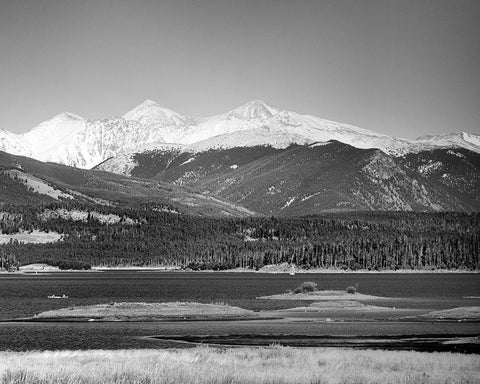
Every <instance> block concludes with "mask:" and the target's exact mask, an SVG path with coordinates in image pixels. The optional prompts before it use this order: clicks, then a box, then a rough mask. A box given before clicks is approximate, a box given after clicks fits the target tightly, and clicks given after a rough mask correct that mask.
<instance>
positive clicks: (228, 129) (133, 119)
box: [0, 100, 480, 168]
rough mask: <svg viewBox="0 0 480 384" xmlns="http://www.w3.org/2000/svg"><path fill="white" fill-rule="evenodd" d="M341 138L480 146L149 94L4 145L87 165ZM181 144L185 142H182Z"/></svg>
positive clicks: (357, 143)
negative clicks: (131, 156)
mask: <svg viewBox="0 0 480 384" xmlns="http://www.w3.org/2000/svg"><path fill="white" fill-rule="evenodd" d="M329 140H337V141H340V142H342V143H345V144H349V145H352V146H354V147H356V148H378V149H381V150H382V151H384V152H386V153H388V154H390V155H393V156H403V155H405V154H407V153H415V152H420V151H425V150H430V149H435V148H439V147H442V148H445V147H462V148H467V149H469V150H471V151H474V152H478V153H480V135H477V134H471V133H466V132H458V133H452V134H444V135H437V136H424V137H421V138H418V139H415V140H407V139H401V138H396V137H392V136H387V135H382V134H378V133H376V132H373V131H369V130H367V129H362V128H358V127H354V126H352V125H348V124H342V123H338V122H335V121H330V120H326V119H322V118H319V117H316V116H311V115H302V114H299V113H296V112H294V111H289V110H281V109H278V108H275V107H272V106H270V105H268V104H267V103H266V102H264V101H262V100H253V101H250V102H248V103H246V104H244V105H241V106H239V107H237V108H235V109H233V110H231V111H229V112H227V113H224V114H220V115H216V116H211V117H205V118H196V117H189V116H185V115H181V114H179V113H176V112H174V111H172V110H171V109H168V108H165V107H163V106H161V105H159V104H157V103H156V102H154V101H152V100H146V101H144V102H143V103H141V104H140V105H138V106H137V107H135V108H134V109H132V110H131V111H129V112H127V113H126V114H125V115H124V116H123V118H122V117H115V118H107V119H101V120H87V119H84V118H82V117H80V116H78V115H76V114H74V113H70V112H62V113H60V114H58V115H56V116H54V117H53V118H51V119H50V120H47V121H45V122H43V123H41V124H39V125H38V126H37V127H36V128H34V129H32V130H31V131H29V132H27V133H24V134H14V133H11V132H8V131H2V130H0V150H5V151H7V152H10V153H13V154H19V155H24V156H30V157H33V158H35V159H38V160H41V161H54V162H59V163H63V164H67V165H72V166H76V167H82V168H90V167H93V166H95V165H97V164H99V163H101V162H102V161H104V160H106V159H107V158H110V157H112V156H113V157H114V156H117V155H120V154H126V153H139V152H141V151H142V149H143V150H145V148H146V147H148V146H149V145H154V147H158V146H160V147H161V146H162V143H169V145H170V144H173V143H176V144H174V145H175V148H176V149H175V150H177V148H178V150H180V151H182V150H187V149H188V150H193V151H202V150H209V149H211V148H233V147H251V146H258V145H270V146H272V147H275V148H285V147H287V146H289V145H290V144H294V143H295V144H300V145H305V144H311V143H313V142H327V141H329ZM178 145H181V146H185V148H183V147H182V148H180V147H178Z"/></svg>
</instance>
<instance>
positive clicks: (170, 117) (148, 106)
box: [123, 100, 185, 125]
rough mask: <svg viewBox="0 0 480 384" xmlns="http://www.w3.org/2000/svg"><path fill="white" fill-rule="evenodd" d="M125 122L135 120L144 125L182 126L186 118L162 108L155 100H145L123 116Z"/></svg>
mask: <svg viewBox="0 0 480 384" xmlns="http://www.w3.org/2000/svg"><path fill="white" fill-rule="evenodd" d="M123 118H124V119H125V120H135V121H139V122H141V123H143V124H147V125H150V124H159V125H182V124H184V123H185V117H184V116H182V115H180V114H178V113H177V112H174V111H172V110H171V109H168V108H165V107H162V106H161V105H159V104H157V103H156V102H155V101H153V100H145V101H144V102H143V103H141V104H140V105H138V106H136V107H135V108H133V109H132V110H131V111H128V112H127V113H126V114H125V115H123Z"/></svg>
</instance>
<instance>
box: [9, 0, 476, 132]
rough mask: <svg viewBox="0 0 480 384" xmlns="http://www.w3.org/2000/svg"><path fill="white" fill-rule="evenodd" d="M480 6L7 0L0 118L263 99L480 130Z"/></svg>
mask: <svg viewBox="0 0 480 384" xmlns="http://www.w3.org/2000/svg"><path fill="white" fill-rule="evenodd" d="M479 17H480V2H479V1H470V0H461V1H455V2H453V1H449V0H434V1H429V0H422V1H410V0H406V1H395V0H365V1H362V2H358V1H353V0H339V1H313V0H312V1H307V0H304V1H295V2H291V1H267V0H263V1H262V0H261V1H233V0H223V1H221V0H208V1H179V0H177V1H162V2H158V1H153V0H152V1H149V0H145V1H135V2H134V1H113V0H98V1H82V2H78V1H77V2H75V1H67V0H64V1H59V0H35V1H14V2H3V3H1V4H0V68H1V69H2V72H1V73H2V84H1V87H0V106H1V107H0V108H1V113H0V128H3V129H6V130H9V131H11V132H15V133H22V132H26V131H28V130H30V129H32V128H34V127H35V126H37V125H38V124H39V123H41V122H43V121H45V120H48V119H50V118H52V117H53V116H55V115H56V114H58V113H61V112H64V111H66V112H72V113H75V114H77V115H80V116H82V117H84V118H87V119H97V118H106V117H110V116H121V115H123V114H124V113H126V112H127V111H129V110H131V109H132V108H134V107H135V106H137V105H138V104H140V103H142V102H143V101H144V100H146V99H151V100H153V101H155V102H157V103H158V104H160V105H162V106H165V107H167V108H169V109H172V110H174V111H176V112H178V113H181V114H185V115H189V116H200V117H206V116H212V115H217V114H221V113H225V112H227V111H229V110H231V109H234V108H236V107H238V106H240V105H242V104H245V103H246V102H249V101H251V100H256V99H261V100H264V101H265V102H266V103H267V104H270V105H273V106H276V107H279V108H282V109H288V110H293V111H296V112H298V113H302V114H310V115H315V116H318V117H321V118H325V119H329V120H334V121H338V122H341V123H347V124H352V125H355V126H358V127H361V128H365V129H369V130H373V131H376V132H379V133H384V134H388V135H393V136H398V137H406V138H413V137H418V136H422V135H425V134H431V135H434V134H442V133H450V132H458V131H466V132H470V133H477V134H478V133H479V131H480V74H479V70H478V68H480V24H479V23H478V19H479Z"/></svg>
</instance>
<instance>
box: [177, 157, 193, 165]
mask: <svg viewBox="0 0 480 384" xmlns="http://www.w3.org/2000/svg"><path fill="white" fill-rule="evenodd" d="M193 160H195V157H191V158H189V159H188V160H185V161H184V162H183V163H182V164H180V166H182V165H184V164H188V163H191V162H192V161H193Z"/></svg>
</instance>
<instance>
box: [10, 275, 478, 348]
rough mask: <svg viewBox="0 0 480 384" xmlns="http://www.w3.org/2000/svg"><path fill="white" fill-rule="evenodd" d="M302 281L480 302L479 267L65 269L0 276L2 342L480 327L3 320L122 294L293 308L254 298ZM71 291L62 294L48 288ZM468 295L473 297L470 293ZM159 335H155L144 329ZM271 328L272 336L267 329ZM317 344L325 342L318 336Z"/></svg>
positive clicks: (426, 299)
mask: <svg viewBox="0 0 480 384" xmlns="http://www.w3.org/2000/svg"><path fill="white" fill-rule="evenodd" d="M304 281H314V282H316V283H317V284H318V287H319V289H321V290H323V289H345V287H347V286H348V285H354V284H357V283H358V286H359V292H361V293H364V294H370V295H376V296H386V297H394V298H398V300H396V301H395V304H394V305H395V306H396V307H397V308H409V309H411V310H412V311H415V310H435V309H448V308H453V307H459V306H473V305H477V306H478V305H480V299H478V297H480V276H479V275H477V274H458V273H452V274H417V273H415V274H413V273H412V274H371V273H368V274H367V273H366V274H362V273H358V274H353V273H349V274H308V275H299V274H297V275H295V276H290V275H286V274H276V275H273V274H257V273H198V272H197V273H188V272H145V271H108V272H78V273H75V272H68V273H51V274H38V275H13V274H1V275H0V320H3V322H1V323H0V350H32V349H89V348H109V349H114V348H163V347H171V346H176V347H178V346H182V345H184V344H178V343H176V342H172V341H170V340H168V338H169V337H170V336H172V337H173V336H185V335H191V336H206V335H214V336H215V335H216V336H218V335H222V336H226V335H230V336H231V335H249V336H250V337H251V335H258V338H262V337H267V336H268V337H267V339H268V341H267V342H268V343H270V342H271V340H272V339H273V340H274V339H275V337H278V338H280V336H282V337H284V336H285V335H290V336H292V337H298V335H302V337H303V336H305V337H311V338H312V340H313V341H312V343H313V344H312V345H317V344H315V342H314V341H315V340H314V339H315V338H318V337H323V336H324V337H331V336H332V335H335V336H339V337H342V336H352V335H356V336H378V335H385V336H389V337H390V336H392V335H393V336H395V335H426V334H428V335H447V334H448V335H453V334H458V335H480V329H479V323H454V322H445V323H430V322H420V323H419V322H408V321H407V322H382V321H375V322H371V321H365V322H358V321H356V322H349V321H345V322H332V323H325V322H315V321H313V322H311V321H297V322H284V321H277V320H275V321H240V322H237V321H236V322H228V321H223V322H217V321H215V322H213V321H211V322H157V323H152V322H144V323H98V322H94V323H72V322H56V323H51V322H50V323H48V322H43V323H42V322H40V323H19V322H8V321H5V320H8V319H14V318H19V317H29V316H33V315H35V314H37V313H39V312H42V311H45V310H49V309H55V308H61V307H66V306H73V305H75V306H79V305H87V304H100V303H109V302H122V301H145V302H162V301H198V302H204V303H219V302H221V303H227V304H230V305H234V306H239V307H242V308H247V309H253V310H272V309H284V308H289V307H296V306H301V305H305V304H308V303H302V302H294V301H274V300H258V299H256V297H258V296H264V295H272V294H278V293H283V292H285V291H286V290H288V289H292V288H295V287H297V286H298V285H300V284H301V283H302V282H304ZM52 294H56V295H62V294H65V295H67V296H69V298H68V299H64V300H52V299H48V298H47V296H48V295H52ZM468 297H470V298H468ZM154 335H157V336H160V339H152V338H149V337H148V336H154ZM270 336H271V337H270ZM318 345H322V344H321V343H318Z"/></svg>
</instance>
